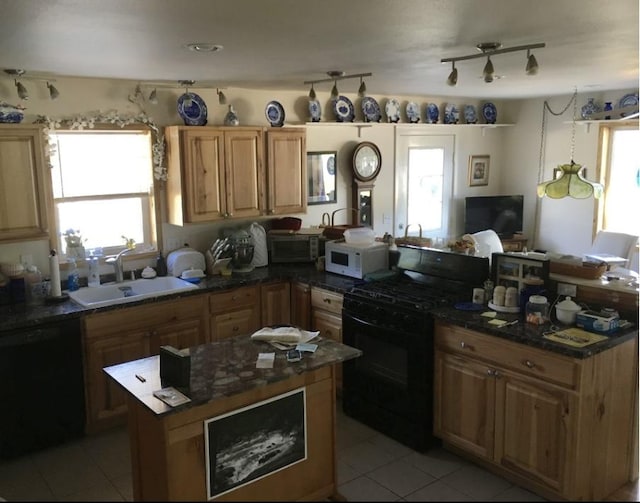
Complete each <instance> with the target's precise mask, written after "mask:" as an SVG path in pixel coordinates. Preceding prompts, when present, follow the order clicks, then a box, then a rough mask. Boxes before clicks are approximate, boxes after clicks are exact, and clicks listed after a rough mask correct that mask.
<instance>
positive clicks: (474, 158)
mask: <svg viewBox="0 0 640 503" xmlns="http://www.w3.org/2000/svg"><path fill="white" fill-rule="evenodd" d="M481 185H489V156H488V155H470V156H469V186H470V187H476V186H481Z"/></svg>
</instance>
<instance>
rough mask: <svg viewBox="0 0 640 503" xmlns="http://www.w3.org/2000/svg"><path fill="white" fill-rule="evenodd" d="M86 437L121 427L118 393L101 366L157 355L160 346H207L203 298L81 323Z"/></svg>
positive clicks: (122, 397)
mask: <svg viewBox="0 0 640 503" xmlns="http://www.w3.org/2000/svg"><path fill="white" fill-rule="evenodd" d="M83 327H84V334H85V335H84V358H85V390H86V393H85V394H86V405H87V426H86V430H87V432H88V433H95V432H98V431H102V430H105V429H107V428H110V427H113V426H115V425H119V424H124V423H125V422H126V414H127V406H126V400H125V395H124V392H123V391H122V390H121V389H120V388H119V387H117V386H116V385H115V384H114V383H113V381H112V380H111V379H107V376H106V374H105V373H104V372H103V370H102V369H103V368H104V367H108V366H111V365H116V364H118V363H123V362H127V361H131V360H137V359H139V358H144V357H147V356H151V355H155V354H158V353H159V351H160V346H163V345H167V344H168V345H171V346H174V347H176V348H178V349H182V348H187V347H191V346H196V345H198V344H204V343H205V342H207V335H208V316H207V304H206V298H205V296H194V297H190V298H185V299H176V300H169V301H161V302H157V303H153V304H147V305H142V306H132V307H127V308H122V309H117V310H115V311H108V312H103V313H96V314H91V315H88V316H85V317H84V318H83Z"/></svg>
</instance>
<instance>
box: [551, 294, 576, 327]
mask: <svg viewBox="0 0 640 503" xmlns="http://www.w3.org/2000/svg"><path fill="white" fill-rule="evenodd" d="M580 311H582V308H581V307H580V306H579V305H578V304H576V303H575V302H573V301H572V300H571V297H568V296H567V297H565V298H564V300H563V301H562V302H558V303H557V304H556V317H557V318H558V321H559V322H560V323H564V324H565V325H573V324H574V323H575V322H576V314H578V312H580Z"/></svg>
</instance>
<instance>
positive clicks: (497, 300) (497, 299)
mask: <svg viewBox="0 0 640 503" xmlns="http://www.w3.org/2000/svg"><path fill="white" fill-rule="evenodd" d="M505 295H506V288H505V287H504V286H502V285H498V286H496V287H495V288H494V289H493V305H494V306H504V298H505Z"/></svg>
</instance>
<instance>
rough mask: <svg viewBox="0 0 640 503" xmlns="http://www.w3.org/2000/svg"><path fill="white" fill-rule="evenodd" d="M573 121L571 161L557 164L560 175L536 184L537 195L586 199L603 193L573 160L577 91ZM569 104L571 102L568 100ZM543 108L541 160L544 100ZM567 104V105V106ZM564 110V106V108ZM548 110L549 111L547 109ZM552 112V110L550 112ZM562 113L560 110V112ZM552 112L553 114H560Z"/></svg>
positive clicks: (553, 197) (543, 115) (574, 98)
mask: <svg viewBox="0 0 640 503" xmlns="http://www.w3.org/2000/svg"><path fill="white" fill-rule="evenodd" d="M572 100H573V122H572V124H571V161H570V163H569V164H562V165H561V166H558V168H559V169H560V177H558V178H556V179H554V180H549V181H547V182H542V183H540V184H538V187H537V193H538V197H544V196H547V197H550V198H552V199H562V198H564V197H567V196H569V197H573V198H575V199H586V198H588V197H591V196H593V197H595V198H596V199H598V198H600V197H601V196H602V194H603V193H604V187H603V185H602V184H600V183H596V182H591V181H589V180H587V179H586V178H584V177H583V176H582V174H581V173H580V172H581V171H582V165H580V164H576V163H575V162H573V152H574V149H575V137H576V110H577V103H578V91H577V90H576V91H575V92H574V93H573V98H572ZM569 104H571V102H569ZM544 106H545V109H544V110H543V111H542V133H541V134H542V139H541V142H540V159H541V160H542V149H543V145H544V127H545V112H546V110H547V108H548V106H549V105H548V103H547V102H546V101H545V102H544ZM568 106H569V105H567V108H568ZM565 110H566V108H565ZM549 111H551V110H550V109H549ZM552 113H553V112H552ZM561 113H562V112H561ZM561 113H560V114H561ZM560 114H554V115H560Z"/></svg>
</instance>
